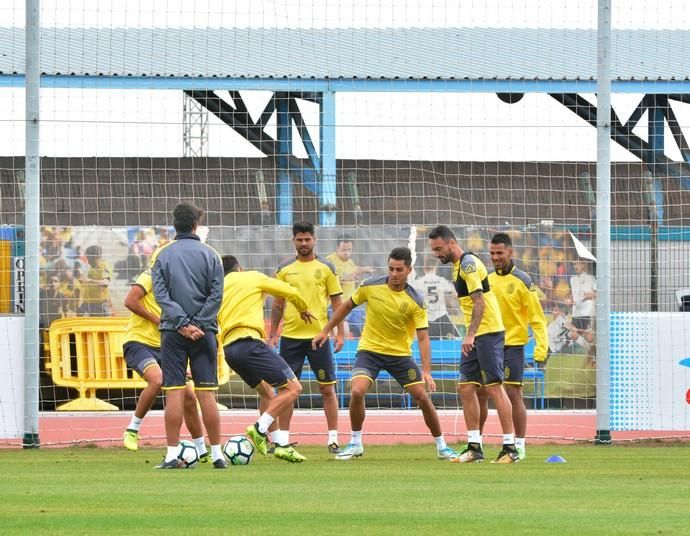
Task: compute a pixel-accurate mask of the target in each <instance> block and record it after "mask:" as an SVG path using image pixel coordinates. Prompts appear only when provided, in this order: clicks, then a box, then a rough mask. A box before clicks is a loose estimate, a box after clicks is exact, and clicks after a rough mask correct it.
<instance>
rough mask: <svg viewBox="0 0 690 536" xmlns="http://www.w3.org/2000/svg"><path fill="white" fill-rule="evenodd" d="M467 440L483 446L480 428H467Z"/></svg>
mask: <svg viewBox="0 0 690 536" xmlns="http://www.w3.org/2000/svg"><path fill="white" fill-rule="evenodd" d="M467 442H468V443H479V446H481V444H482V435H481V434H480V433H479V430H467Z"/></svg>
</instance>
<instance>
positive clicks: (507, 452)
mask: <svg viewBox="0 0 690 536" xmlns="http://www.w3.org/2000/svg"><path fill="white" fill-rule="evenodd" d="M519 461H520V455H519V454H518V452H517V450H515V447H514V446H513V445H510V446H508V445H503V448H502V449H501V452H499V453H498V456H496V459H495V460H491V463H502V464H505V463H517V462H519Z"/></svg>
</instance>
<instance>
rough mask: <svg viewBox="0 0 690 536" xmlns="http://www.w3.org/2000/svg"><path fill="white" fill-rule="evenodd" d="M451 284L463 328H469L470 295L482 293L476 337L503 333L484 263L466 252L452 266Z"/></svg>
mask: <svg viewBox="0 0 690 536" xmlns="http://www.w3.org/2000/svg"><path fill="white" fill-rule="evenodd" d="M453 282H454V284H455V290H456V292H457V293H458V302H459V303H460V309H462V312H463V315H464V316H465V327H466V328H469V327H470V322H471V321H472V310H473V309H474V304H473V302H472V297H471V296H470V294H472V293H473V292H476V291H478V290H479V291H481V292H483V293H484V314H483V315H482V321H481V323H480V324H479V329H477V333H475V335H476V336H478V335H484V334H485V333H496V332H498V331H503V329H504V328H503V321H502V320H501V311H500V309H499V307H498V302H497V301H496V296H495V295H494V293H493V292H491V287H490V286H489V279H488V272H487V270H486V266H484V263H483V262H482V261H481V260H480V259H479V257H477V256H476V255H475V254H474V253H470V252H466V253H464V254H463V255H462V257H460V259H459V260H458V261H457V262H455V263H454V265H453Z"/></svg>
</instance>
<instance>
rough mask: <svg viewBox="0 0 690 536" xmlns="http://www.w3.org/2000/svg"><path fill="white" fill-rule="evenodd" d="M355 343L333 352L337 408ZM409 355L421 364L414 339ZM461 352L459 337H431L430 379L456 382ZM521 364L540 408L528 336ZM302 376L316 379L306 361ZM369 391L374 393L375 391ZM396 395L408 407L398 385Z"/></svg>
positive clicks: (540, 386) (538, 373) (538, 372)
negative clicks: (398, 393)
mask: <svg viewBox="0 0 690 536" xmlns="http://www.w3.org/2000/svg"><path fill="white" fill-rule="evenodd" d="M358 343H359V341H358V340H356V339H351V340H347V341H345V345H344V346H343V349H342V350H341V351H340V352H338V353H337V354H335V365H336V380H337V382H338V398H339V401H340V407H344V406H345V395H346V393H347V392H348V391H349V389H348V388H347V382H348V381H349V380H350V372H351V370H352V366H353V364H354V362H355V354H356V353H357V344H358ZM412 354H413V357H414V359H415V361H417V363H421V360H420V357H419V347H418V345H417V341H415V342H414V343H413V344H412ZM461 354H462V339H443V340H432V341H431V367H432V368H431V375H432V377H433V378H434V380H436V381H441V380H450V381H456V380H457V379H458V377H459V375H460V356H461ZM525 364H526V367H525V370H524V373H523V380H524V381H531V382H532V384H533V395H532V398H533V399H534V407H535V408H536V407H537V404H538V406H539V408H540V409H544V407H545V401H544V371H543V370H542V369H539V368H536V366H535V362H534V339H533V338H530V339H529V342H528V343H527V345H526V346H525ZM302 379H303V380H306V381H310V380H311V381H315V380H316V377H315V376H314V373H313V372H312V371H311V369H310V368H309V365H308V364H305V367H304V369H303V371H302ZM378 380H383V381H395V380H394V379H393V378H392V377H391V375H390V374H388V373H387V372H385V371H381V373H380V374H379V377H378ZM372 394H373V395H375V393H372ZM400 397H401V407H403V408H410V407H412V400H411V397H410V395H409V394H407V393H406V392H405V391H404V390H403V389H402V388H401V393H400Z"/></svg>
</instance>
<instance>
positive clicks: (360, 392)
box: [335, 376, 372, 460]
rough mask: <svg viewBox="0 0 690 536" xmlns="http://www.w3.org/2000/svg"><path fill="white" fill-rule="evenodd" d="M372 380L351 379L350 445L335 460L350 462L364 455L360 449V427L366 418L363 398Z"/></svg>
mask: <svg viewBox="0 0 690 536" xmlns="http://www.w3.org/2000/svg"><path fill="white" fill-rule="evenodd" d="M371 384H372V380H371V379H369V378H366V377H363V376H358V377H356V378H352V386H351V387H350V428H351V429H352V436H351V438H350V443H349V444H348V445H347V446H346V447H345V448H344V449H343V450H342V451H340V452H339V453H338V454H336V456H335V459H336V460H350V459H352V458H357V457H359V456H361V455H362V454H363V453H364V447H362V426H363V425H364V418H365V416H366V408H365V404H364V402H365V398H366V396H367V392H368V391H369V389H370V388H371Z"/></svg>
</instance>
